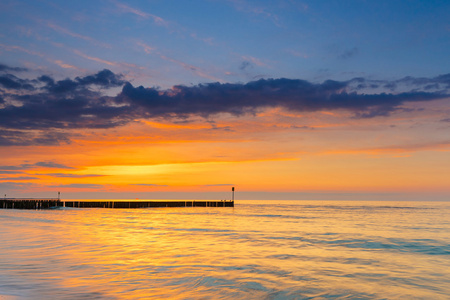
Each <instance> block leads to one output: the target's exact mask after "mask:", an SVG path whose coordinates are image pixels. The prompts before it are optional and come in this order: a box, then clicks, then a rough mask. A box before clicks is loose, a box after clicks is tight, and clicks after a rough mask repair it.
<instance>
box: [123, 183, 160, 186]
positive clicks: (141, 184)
mask: <svg viewBox="0 0 450 300" xmlns="http://www.w3.org/2000/svg"><path fill="white" fill-rule="evenodd" d="M130 185H137V186H148V187H158V186H168V185H166V184H153V183H134V184H130Z"/></svg>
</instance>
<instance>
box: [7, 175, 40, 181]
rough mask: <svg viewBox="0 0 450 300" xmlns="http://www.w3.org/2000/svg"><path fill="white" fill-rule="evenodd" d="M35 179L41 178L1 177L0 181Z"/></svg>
mask: <svg viewBox="0 0 450 300" xmlns="http://www.w3.org/2000/svg"><path fill="white" fill-rule="evenodd" d="M34 179H39V178H38V177H31V176H19V177H0V181H22V180H34Z"/></svg>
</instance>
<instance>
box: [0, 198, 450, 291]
mask: <svg viewBox="0 0 450 300" xmlns="http://www.w3.org/2000/svg"><path fill="white" fill-rule="evenodd" d="M433 205H434V206H433ZM436 205H437V207H438V209H436ZM430 207H431V208H430ZM448 212H449V206H448V204H442V203H440V204H419V203H412V204H411V203H406V202H403V203H392V202H389V203H388V202H354V201H352V202H318V201H310V202H307V201H298V202H289V201H281V202H276V203H273V202H264V201H254V202H252V201H248V202H245V201H242V202H241V203H237V204H236V207H235V208H201V207H195V208H150V209H63V210H54V211H24V210H0V217H1V219H0V220H2V225H3V226H2V228H1V229H0V237H1V238H2V240H3V241H6V243H4V244H3V245H2V246H0V250H1V252H0V291H3V290H5V291H8V293H5V292H2V293H5V295H10V296H11V295H13V296H14V295H16V296H19V298H27V299H50V298H53V299H79V298H89V299H95V298H97V299H116V298H117V299H124V298H125V299H148V298H154V299H159V298H170V299H199V298H206V299H218V298H223V299H262V298H268V299H286V298H287V299H289V298H291V299H303V298H307V297H312V298H317V299H322V298H338V299H339V298H362V299H407V298H408V299H423V298H426V299H440V298H441V299H444V298H445V295H450V288H449V286H450V284H449V280H450V279H449V278H450V271H449V270H450V262H449V260H448V257H449V254H450V253H449V250H448V249H447V248H446V246H448V241H449V240H450V239H449V238H450V236H449V232H450V231H449V230H448V229H450V224H449V221H448V218H447V217H448ZM6 221H7V222H6ZM446 251H447V252H446ZM1 276H3V277H1ZM5 277H6V278H7V279H5ZM21 286H24V287H27V288H26V289H22V290H21V289H20V288H17V287H21ZM2 293H0V294H2ZM0 299H1V298H0Z"/></svg>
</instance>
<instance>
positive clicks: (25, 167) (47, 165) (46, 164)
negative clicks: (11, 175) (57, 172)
mask: <svg viewBox="0 0 450 300" xmlns="http://www.w3.org/2000/svg"><path fill="white" fill-rule="evenodd" d="M36 167H44V168H53V169H75V168H73V167H69V166H66V165H63V164H58V163H55V162H52V161H40V162H37V163H34V164H21V165H18V166H0V172H2V171H16V170H29V169H34V168H36Z"/></svg>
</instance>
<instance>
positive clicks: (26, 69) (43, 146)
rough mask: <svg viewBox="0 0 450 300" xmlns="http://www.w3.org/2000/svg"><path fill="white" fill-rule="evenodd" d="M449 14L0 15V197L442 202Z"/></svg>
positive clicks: (232, 1)
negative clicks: (233, 189)
mask: <svg viewBox="0 0 450 300" xmlns="http://www.w3.org/2000/svg"><path fill="white" fill-rule="evenodd" d="M449 20H450V2H449V1H414V0H411V1H295V0H279V1H249V0H228V1H227V0H222V1H221V0H195V1H158V0H148V1H123V0H122V1H115V0H100V1H84V0H83V1H51V0H33V1H31V0H30V1H17V0H14V1H9V0H3V1H1V2H0V28H1V30H0V194H1V196H2V197H3V196H4V195H5V194H6V195H7V197H25V196H28V197H31V196H36V197H37V196H46V197H55V196H57V192H58V191H60V192H61V195H62V197H63V198H66V199H69V198H72V199H73V198H91V199H94V198H120V199H124V198H125V199H130V198H131V199H134V198H140V199H180V198H187V199H196V198H199V199H205V198H206V199H225V198H228V199H229V198H230V197H231V195H230V191H231V187H232V186H235V187H236V192H237V193H236V198H237V199H323V200H333V199H373V200H377V199H378V200H383V199H389V200H393V199H398V200H409V199H410V200H445V199H447V200H448V199H450V152H449V151H450V50H449V49H450V21H449Z"/></svg>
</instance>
